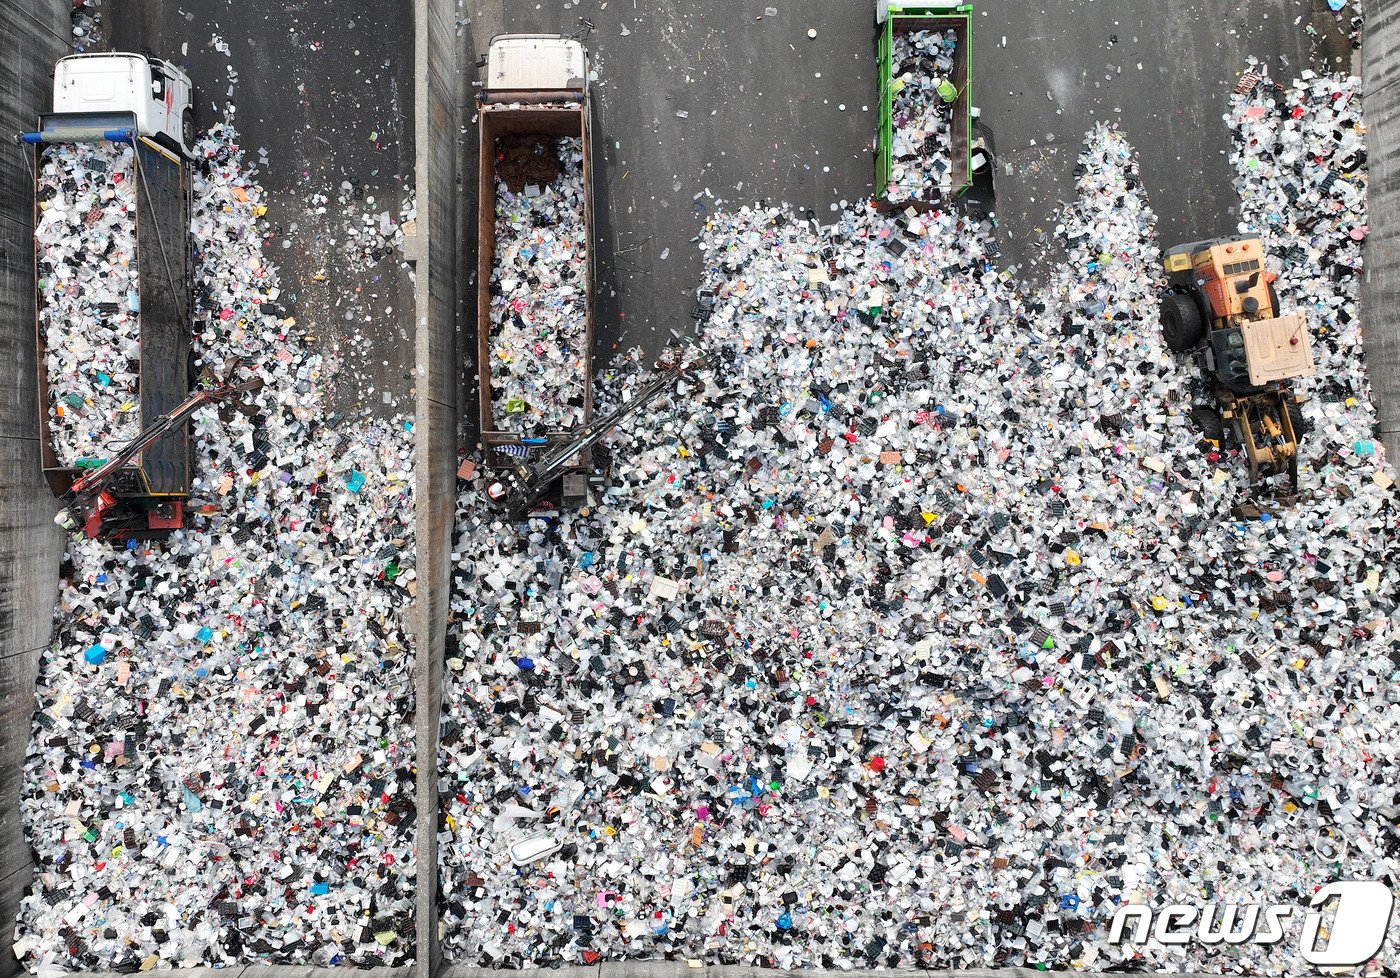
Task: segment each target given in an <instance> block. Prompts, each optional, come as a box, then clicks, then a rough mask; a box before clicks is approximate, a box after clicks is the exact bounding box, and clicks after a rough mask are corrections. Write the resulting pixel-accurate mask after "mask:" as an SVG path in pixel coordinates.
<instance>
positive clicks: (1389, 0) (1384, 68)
mask: <svg viewBox="0 0 1400 978" xmlns="http://www.w3.org/2000/svg"><path fill="white" fill-rule="evenodd" d="M1365 11H1366V37H1365V44H1364V46H1363V48H1362V59H1361V60H1362V65H1361V74H1362V77H1363V78H1364V79H1365V83H1366V138H1367V141H1368V143H1369V159H1370V166H1371V184H1370V198H1369V201H1368V204H1369V207H1370V222H1371V236H1370V237H1369V238H1367V239H1366V279H1365V282H1364V284H1363V285H1362V292H1361V306H1362V322H1364V323H1365V324H1366V365H1367V371H1368V373H1369V374H1370V376H1371V393H1372V395H1373V396H1374V399H1375V402H1376V409H1377V412H1378V414H1379V416H1380V425H1379V427H1380V436H1381V438H1382V439H1383V440H1384V441H1385V443H1386V447H1387V448H1389V449H1390V451H1391V452H1392V454H1394V453H1397V452H1400V444H1397V442H1396V440H1395V436H1396V434H1397V433H1400V4H1397V3H1395V2H1394V0H1367V3H1366V7H1365Z"/></svg>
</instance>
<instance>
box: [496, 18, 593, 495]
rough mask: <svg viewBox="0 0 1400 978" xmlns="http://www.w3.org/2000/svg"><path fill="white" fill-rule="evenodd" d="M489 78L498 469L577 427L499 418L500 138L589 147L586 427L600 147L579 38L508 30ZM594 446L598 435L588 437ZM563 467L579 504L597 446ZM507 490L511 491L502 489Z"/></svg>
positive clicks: (565, 489)
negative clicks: (567, 140)
mask: <svg viewBox="0 0 1400 978" xmlns="http://www.w3.org/2000/svg"><path fill="white" fill-rule="evenodd" d="M484 67H485V68H486V77H485V79H484V84H483V86H482V91H481V93H480V94H479V95H478V97H477V98H478V103H479V116H478V118H479V120H480V121H479V129H480V133H481V144H480V163H479V171H478V172H479V181H480V182H479V184H478V186H477V195H478V196H477V201H478V203H477V215H478V226H477V369H478V375H479V377H480V382H479V383H480V387H479V409H480V415H479V417H480V421H481V440H482V442H483V444H484V446H485V448H486V457H487V464H488V465H489V466H490V467H491V468H492V469H495V470H498V471H506V470H513V469H515V468H516V467H518V466H519V465H520V464H521V463H522V462H523V461H524V460H526V459H529V458H531V457H532V456H543V457H550V456H551V452H552V450H553V449H556V448H558V447H559V445H560V444H561V443H568V442H571V441H573V439H574V438H575V437H577V435H578V432H577V431H575V432H563V431H552V432H549V433H548V434H547V435H545V436H543V437H533V438H526V437H522V436H521V435H520V434H518V433H516V432H512V431H505V430H501V429H500V427H499V426H498V425H497V424H496V423H495V418H496V413H495V411H494V409H493V401H494V397H493V393H494V392H493V389H492V373H491V368H492V348H491V335H490V334H491V310H492V294H491V272H492V265H493V262H494V260H495V255H496V185H497V181H496V174H497V166H498V158H497V157H498V154H497V141H498V140H500V139H502V138H506V137H520V136H524V137H531V136H534V137H547V138H554V137H571V138H576V139H578V140H579V141H580V144H581V147H582V153H583V163H582V175H583V185H584V193H583V200H582V203H583V215H582V216H583V225H584V227H585V228H586V229H587V235H586V237H587V247H588V251H587V256H586V262H587V274H586V281H585V282H584V283H583V284H584V286H585V290H586V292H585V304H584V310H583V315H584V324H583V325H584V330H583V332H584V338H583V350H582V364H583V366H582V370H581V376H580V377H579V382H580V383H582V384H583V385H584V394H583V397H584V408H583V426H582V428H583V430H585V431H586V430H588V427H589V424H590V422H591V421H592V420H593V391H592V384H591V381H592V377H593V361H592V351H593V298H594V297H593V276H594V271H593V265H594V263H593V247H592V245H593V191H592V182H593V154H592V149H591V145H590V143H591V138H592V132H591V128H592V127H591V110H590V104H589V103H590V99H589V85H588V74H589V68H588V53H587V51H586V50H585V49H584V46H583V44H582V43H580V42H579V41H578V40H577V39H575V38H571V37H566V36H563V35H560V34H501V35H498V36H496V37H494V38H492V39H491V46H490V48H489V49H488V51H487V55H486V57H485V59H484ZM589 444H590V446H591V442H590V443H589ZM568 458H569V464H567V465H565V466H562V468H561V469H560V471H559V472H558V473H557V474H558V476H559V478H558V482H557V488H558V493H557V494H556V498H557V499H558V501H559V502H560V503H561V504H562V505H564V506H571V507H572V506H578V505H581V504H582V503H583V501H584V500H585V499H586V498H587V494H588V482H587V480H588V472H589V470H590V465H591V459H592V455H591V450H590V449H588V448H585V449H584V450H582V451H580V452H579V453H577V454H570V455H569V456H568ZM502 491H504V490H502Z"/></svg>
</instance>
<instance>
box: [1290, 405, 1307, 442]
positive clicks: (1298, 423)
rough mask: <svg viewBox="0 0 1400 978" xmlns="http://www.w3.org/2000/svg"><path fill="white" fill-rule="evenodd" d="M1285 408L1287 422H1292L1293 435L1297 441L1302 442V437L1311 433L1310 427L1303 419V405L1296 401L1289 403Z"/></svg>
mask: <svg viewBox="0 0 1400 978" xmlns="http://www.w3.org/2000/svg"><path fill="white" fill-rule="evenodd" d="M1287 408H1288V420H1289V421H1292V422H1293V434H1294V436H1295V437H1296V438H1297V439H1298V440H1299V441H1302V440H1303V436H1304V435H1306V434H1308V433H1309V431H1311V425H1309V424H1308V421H1307V419H1306V418H1304V417H1303V405H1301V404H1299V403H1298V402H1296V401H1289V402H1288V404H1287Z"/></svg>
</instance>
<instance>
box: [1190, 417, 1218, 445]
mask: <svg viewBox="0 0 1400 978" xmlns="http://www.w3.org/2000/svg"><path fill="white" fill-rule="evenodd" d="M1191 423H1192V424H1194V425H1195V426H1196V428H1197V429H1198V430H1199V431H1200V433H1201V437H1202V438H1203V439H1205V440H1206V441H1213V442H1215V443H1216V444H1217V445H1219V446H1220V447H1221V448H1224V447H1225V421H1224V419H1222V418H1221V417H1220V412H1219V411H1217V410H1216V409H1215V408H1213V407H1193V408H1192V409H1191Z"/></svg>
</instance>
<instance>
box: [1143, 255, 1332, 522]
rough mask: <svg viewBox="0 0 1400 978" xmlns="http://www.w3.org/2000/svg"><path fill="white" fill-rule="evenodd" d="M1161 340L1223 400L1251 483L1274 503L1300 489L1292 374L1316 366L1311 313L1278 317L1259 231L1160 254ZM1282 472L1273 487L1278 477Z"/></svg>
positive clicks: (1223, 415)
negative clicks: (1188, 360) (1186, 357)
mask: <svg viewBox="0 0 1400 978" xmlns="http://www.w3.org/2000/svg"><path fill="white" fill-rule="evenodd" d="M1162 264H1163V266H1164V267H1165V269H1166V273H1167V291H1166V292H1165V293H1164V294H1163V296H1162V302H1161V316H1162V339H1163V340H1164V341H1165V342H1166V344H1167V347H1168V348H1169V349H1170V350H1171V351H1172V352H1173V353H1182V354H1190V355H1192V356H1194V357H1195V358H1196V360H1197V362H1199V363H1200V365H1201V368H1202V372H1203V373H1204V375H1205V377H1206V380H1207V382H1208V384H1209V385H1210V386H1211V388H1212V389H1213V393H1214V396H1215V399H1216V401H1217V403H1219V405H1220V412H1219V418H1220V421H1219V422H1218V423H1217V425H1216V426H1217V427H1218V428H1219V429H1221V430H1220V431H1217V432H1215V433H1214V434H1212V433H1211V432H1210V431H1209V428H1210V427H1211V425H1210V424H1206V425H1204V427H1206V428H1207V434H1206V436H1207V437H1208V438H1209V437H1219V436H1220V435H1221V434H1223V430H1224V429H1225V427H1226V426H1228V427H1229V428H1230V429H1232V431H1233V434H1234V436H1235V438H1236V440H1237V441H1238V443H1239V445H1240V447H1241V448H1242V449H1243V450H1244V453H1245V456H1246V458H1247V459H1248V461H1249V476H1250V482H1251V483H1254V484H1256V485H1259V484H1261V483H1269V484H1270V486H1271V488H1272V489H1273V492H1274V497H1275V501H1276V503H1277V504H1280V505H1290V504H1292V503H1293V502H1294V501H1296V498H1297V493H1298V438H1299V434H1300V432H1299V430H1298V428H1299V424H1300V420H1301V415H1300V413H1299V409H1298V404H1299V402H1300V401H1301V398H1300V397H1298V396H1296V395H1295V394H1294V392H1293V388H1292V385H1291V381H1293V380H1295V379H1297V378H1299V377H1311V376H1313V374H1314V373H1315V371H1316V366H1315V364H1314V362H1313V351H1312V341H1311V338H1310V336H1309V334H1308V324H1307V320H1305V319H1304V318H1303V316H1302V315H1301V314H1299V313H1289V314H1288V315H1281V314H1280V312H1279V301H1278V295H1277V293H1275V291H1274V278H1275V276H1274V275H1273V274H1272V273H1271V272H1268V271H1266V270H1265V268H1264V246H1263V244H1262V243H1261V242H1260V240H1259V239H1258V238H1219V239H1216V240H1214V241H1197V242H1193V243H1191V244H1184V245H1179V246H1177V247H1175V248H1172V249H1171V250H1169V251H1167V253H1166V254H1165V255H1164V256H1163V259H1162ZM1277 476H1286V478H1287V489H1286V491H1283V492H1279V491H1278V487H1277V485H1276V480H1275V477H1277Z"/></svg>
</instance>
